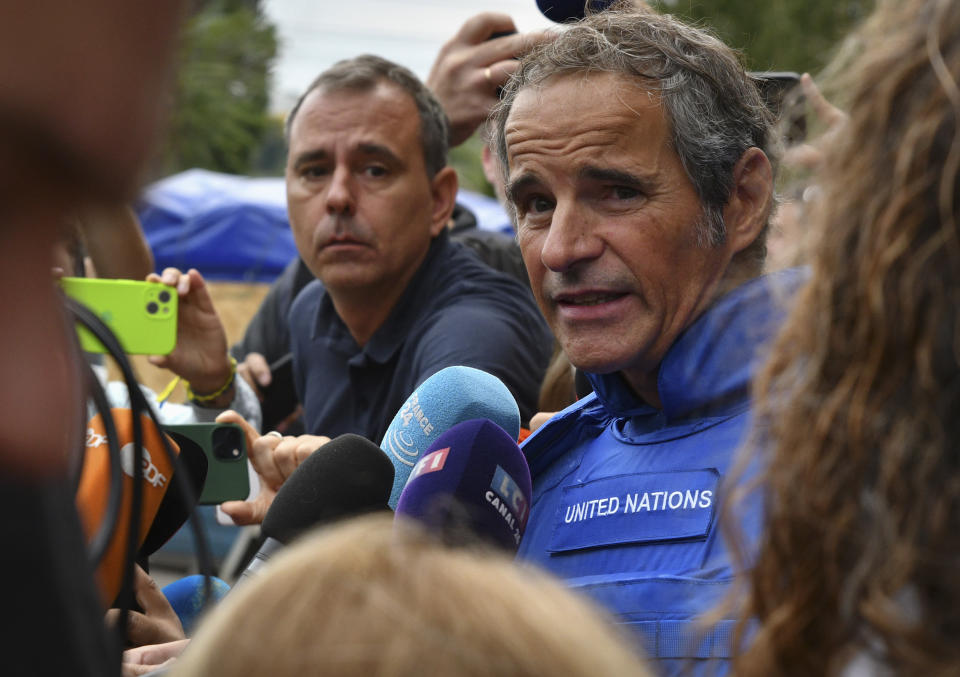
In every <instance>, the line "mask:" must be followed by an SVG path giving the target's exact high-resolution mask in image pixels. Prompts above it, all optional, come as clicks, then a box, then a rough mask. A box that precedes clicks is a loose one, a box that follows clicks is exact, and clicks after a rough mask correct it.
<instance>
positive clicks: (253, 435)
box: [214, 409, 260, 450]
mask: <svg viewBox="0 0 960 677" xmlns="http://www.w3.org/2000/svg"><path fill="white" fill-rule="evenodd" d="M214 420H216V422H217V423H236V424H237V425H239V426H240V428H242V429H243V436H244V437H245V438H246V440H247V449H248V450H249V449H253V443H254V442H256V441H257V440H258V439H260V431H258V430H257V429H256V428H254V427H253V426H252V425H250V423H249V422H248V421H247V419H245V418H244V417H243V416H241V415H240V414H238V413H237V412H235V411H233V410H232V409H228V410H226V411H224V412H221V413H220V414H219V415H218V416H217V418H216V419H214Z"/></svg>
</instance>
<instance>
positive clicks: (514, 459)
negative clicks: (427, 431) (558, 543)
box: [396, 419, 533, 552]
mask: <svg viewBox="0 0 960 677" xmlns="http://www.w3.org/2000/svg"><path fill="white" fill-rule="evenodd" d="M532 492H533V490H532V486H531V482H530V469H529V467H528V466H527V460H526V458H525V457H524V455H523V452H522V451H520V447H518V446H517V443H516V442H514V441H513V438H511V436H510V435H508V434H507V433H506V432H505V431H504V430H503V429H502V428H501V427H500V426H498V425H496V424H495V423H492V422H491V421H488V420H485V419H481V420H475V421H466V422H464V423H460V424H458V425H455V426H453V427H452V428H450V430H448V431H447V432H445V433H443V434H442V435H440V436H439V437H438V438H437V439H436V440H434V442H433V444H431V445H430V447H429V449H427V451H426V453H424V455H423V458H421V459H420V460H419V461H418V462H417V465H416V467H415V468H414V470H413V472H412V473H411V475H410V480H409V481H408V482H407V486H406V488H404V490H403V493H402V494H401V495H400V500H399V502H398V503H397V510H396V514H397V515H405V516H408V517H413V518H415V519H417V520H419V521H420V522H422V523H423V524H425V525H426V526H427V527H428V529H430V530H431V531H436V532H439V533H440V534H441V535H442V536H444V537H445V538H447V539H448V540H452V541H454V542H460V541H462V540H467V541H469V540H470V539H471V538H472V537H480V538H481V539H483V540H485V541H489V542H493V543H496V544H497V545H499V546H501V547H503V548H505V549H507V550H510V551H512V552H516V550H517V548H518V547H519V545H520V539H521V538H522V537H523V532H524V530H525V529H526V526H527V516H528V515H529V511H530V497H531V495H532Z"/></svg>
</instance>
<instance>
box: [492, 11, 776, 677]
mask: <svg viewBox="0 0 960 677" xmlns="http://www.w3.org/2000/svg"><path fill="white" fill-rule="evenodd" d="M494 123H495V139H494V141H495V144H496V146H497V150H498V153H499V155H500V159H501V163H502V166H503V170H504V175H505V179H506V188H507V196H508V198H509V201H510V203H511V204H512V207H513V209H514V210H515V212H516V220H517V230H518V240H519V243H520V247H521V249H522V251H523V256H524V262H525V264H526V266H527V271H528V273H529V275H530V280H531V283H532V286H533V291H534V295H535V296H536V297H537V301H538V303H539V305H540V308H541V310H542V311H543V313H544V315H545V316H546V318H547V321H548V323H549V324H550V325H551V328H552V329H553V332H554V334H555V335H556V337H557V338H558V339H559V341H560V343H561V345H562V347H563V349H564V351H565V352H566V353H567V355H568V356H569V358H570V361H571V362H572V363H573V364H574V365H575V366H577V367H579V368H580V369H582V370H584V371H586V372H589V373H590V375H591V376H590V378H591V381H592V384H593V386H594V389H595V394H594V395H591V396H589V397H587V398H585V399H583V400H581V401H580V402H578V403H577V404H575V405H573V406H572V407H570V408H568V409H567V410H565V411H564V412H562V413H561V414H559V415H558V416H556V417H554V418H553V419H552V420H551V421H550V422H549V423H548V424H546V425H545V426H544V427H543V428H541V429H540V430H538V431H537V433H536V434H535V435H534V436H533V437H531V438H530V439H529V440H528V442H527V444H526V445H525V452H526V454H527V457H528V459H529V461H530V465H531V471H532V474H533V478H534V496H533V505H532V510H531V514H530V521H529V524H528V527H527V532H526V536H525V538H524V541H523V544H522V546H521V550H520V556H521V557H523V558H526V559H529V560H533V561H535V562H537V563H539V564H541V565H543V566H545V567H546V568H548V569H550V570H552V571H553V572H555V573H557V574H558V575H560V576H562V577H564V578H565V579H567V581H568V582H569V583H570V584H571V585H572V586H575V587H578V588H581V589H583V590H584V591H585V592H587V593H588V594H590V595H592V596H593V597H594V598H595V599H597V600H599V601H600V602H602V603H603V604H605V605H606V606H607V607H608V608H610V609H612V610H613V611H614V612H615V613H617V614H618V615H619V617H620V618H621V620H622V621H623V622H624V623H627V624H629V625H630V626H631V627H632V628H633V629H635V630H636V631H637V632H638V633H639V635H640V637H641V639H642V642H643V645H644V647H645V648H646V650H647V652H648V653H649V654H650V655H651V657H653V658H655V659H657V660H658V665H659V666H660V668H661V670H662V671H663V672H665V673H670V672H673V671H675V670H680V669H682V668H684V667H689V666H688V665H687V660H688V659H694V661H695V663H694V665H695V667H696V668H697V669H703V668H705V667H706V665H707V663H708V659H711V658H716V657H720V658H723V657H726V656H728V655H729V651H730V642H729V637H728V636H727V634H728V632H729V631H730V629H731V622H730V621H724V622H721V623H720V624H719V625H716V626H714V627H713V628H712V629H710V631H708V632H706V633H705V634H704V632H702V631H701V630H702V629H701V628H698V627H697V626H696V625H695V623H694V621H693V619H694V618H695V617H697V616H698V615H700V614H701V613H702V612H703V611H704V610H705V609H707V608H709V607H710V606H712V605H713V604H714V603H716V602H718V601H719V600H720V598H721V597H722V594H723V592H724V591H725V589H726V584H727V583H728V582H729V580H730V579H731V577H732V572H731V564H730V561H729V556H728V554H727V552H726V548H725V547H724V545H723V544H722V542H721V539H720V538H719V536H718V526H717V523H716V514H717V491H718V488H719V484H720V480H721V478H722V477H723V475H724V474H725V473H726V472H727V470H728V468H729V466H730V464H731V460H732V456H733V454H734V451H735V449H736V448H737V446H738V444H739V443H740V441H741V439H742V437H743V434H744V431H745V429H746V422H747V419H748V411H749V401H748V381H749V376H750V372H751V365H752V363H753V362H754V360H755V353H756V349H757V347H758V346H759V345H760V344H761V343H762V342H764V340H765V339H766V338H768V337H769V335H770V333H771V332H772V331H773V330H774V328H775V327H776V325H777V324H778V322H779V318H780V313H779V312H778V311H777V304H776V301H775V299H774V298H773V295H772V292H771V281H770V278H760V277H758V276H759V275H760V271H761V268H762V265H763V258H764V253H765V245H764V241H765V237H766V231H767V227H768V221H769V217H770V213H771V211H772V208H773V204H774V198H773V175H774V165H773V157H774V153H773V152H772V151H771V138H772V134H771V118H770V114H769V112H768V111H767V109H766V108H765V107H764V105H763V103H762V101H761V99H760V96H759V94H758V93H757V90H756V87H755V86H754V84H753V82H752V81H751V79H750V77H749V76H748V75H747V74H746V73H745V72H744V71H743V69H742V67H741V65H740V63H739V61H738V59H737V58H736V55H735V54H734V53H733V52H732V51H731V50H730V49H728V48H727V47H726V46H724V45H723V44H722V43H721V42H719V41H718V40H716V39H715V38H713V37H711V36H710V35H708V34H706V33H704V32H702V31H699V30H696V29H693V28H690V27H688V26H686V25H684V24H682V23H680V22H678V21H676V20H674V19H672V18H670V17H667V16H662V15H658V14H654V13H652V12H648V11H643V10H640V11H638V10H623V11H608V12H603V13H600V14H598V15H595V16H593V17H588V19H587V20H585V21H584V22H581V23H580V24H577V25H575V26H574V27H572V28H571V29H569V30H568V31H566V32H565V33H564V34H562V35H561V36H559V37H558V38H557V39H556V40H555V41H553V42H552V43H550V44H547V45H543V46H541V47H540V48H538V49H537V50H535V51H534V52H533V53H531V54H530V55H528V56H527V57H525V58H524V59H523V61H522V62H521V64H520V68H519V69H518V71H517V73H516V76H515V79H514V80H513V81H512V82H511V83H510V85H509V86H508V88H507V91H506V94H505V98H504V101H503V102H502V104H501V106H500V108H499V109H498V110H497V111H496V113H495V117H494ZM786 277H787V278H789V279H785V280H784V285H785V286H786V287H788V288H789V287H792V286H794V285H795V277H794V276H791V275H787V276H786ZM746 528H747V529H748V531H749V530H751V526H750V525H746ZM715 667H719V672H723V671H724V670H725V668H726V664H725V663H721V664H720V665H719V666H711V667H710V668H709V669H714V668H715Z"/></svg>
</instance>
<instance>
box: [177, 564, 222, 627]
mask: <svg viewBox="0 0 960 677" xmlns="http://www.w3.org/2000/svg"><path fill="white" fill-rule="evenodd" d="M204 578H205V577H204V576H202V575H199V574H195V575H193V576H186V577H184V578H180V579H178V580H176V581H174V582H173V583H168V584H167V585H165V586H163V589H162V590H161V592H163V596H164V597H166V598H167V601H168V602H170V606H171V607H172V608H173V611H174V613H176V614H177V618H179V619H180V625H181V626H183V631H184V633H186V634H187V635H189V634H190V633H191V631H192V630H193V628H194V626H195V625H196V623H197V621H198V620H200V617H201V616H202V615H203V613H204V612H205V611H206V610H207V608H208V607H209V606H210V605H212V604H216V603H217V602H219V601H220V600H221V599H223V598H224V597H226V596H227V593H228V592H230V586H229V585H227V583H226V582H225V581H222V580H221V579H219V578H217V577H216V576H211V577H210V597H209V599H208V598H207V595H206V582H205V580H204Z"/></svg>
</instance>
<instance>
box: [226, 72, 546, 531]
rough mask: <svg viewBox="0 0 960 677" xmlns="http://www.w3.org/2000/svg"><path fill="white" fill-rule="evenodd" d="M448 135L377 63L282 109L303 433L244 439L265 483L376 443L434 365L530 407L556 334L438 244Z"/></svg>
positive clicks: (492, 277)
mask: <svg viewBox="0 0 960 677" xmlns="http://www.w3.org/2000/svg"><path fill="white" fill-rule="evenodd" d="M448 134H449V129H448V122H447V117H446V114H445V113H444V111H443V109H442V108H441V106H440V104H439V103H438V102H437V100H436V99H435V98H434V96H433V95H432V94H431V93H430V91H429V90H428V89H427V88H426V87H425V86H424V85H423V84H422V83H421V82H420V81H419V80H418V79H417V78H416V77H415V76H414V75H413V74H412V73H411V72H410V71H408V70H407V69H405V68H403V67H401V66H398V65H396V64H393V63H391V62H389V61H386V60H384V59H381V58H379V57H374V56H361V57H358V58H355V59H351V60H348V61H342V62H340V63H338V64H336V65H334V66H333V67H331V68H330V69H328V70H327V71H325V72H324V73H322V74H321V75H320V76H319V77H318V78H317V79H316V80H315V81H314V82H313V84H311V85H310V87H309V88H308V90H307V92H306V93H305V94H304V95H303V96H302V97H301V99H300V101H299V102H298V103H297V105H296V106H295V107H294V109H293V111H292V112H291V114H290V117H289V119H288V121H287V135H288V141H289V153H288V159H287V171H286V183H287V208H288V211H289V215H290V224H291V227H292V228H293V233H294V239H295V241H296V244H297V249H298V251H299V254H300V257H301V258H302V259H303V261H304V263H306V265H307V267H308V268H310V270H311V271H312V272H313V274H314V275H315V276H316V277H317V278H318V280H317V281H315V282H312V283H310V284H309V285H308V286H307V287H305V288H304V290H303V291H302V292H301V293H300V295H299V296H298V297H297V299H296V301H295V302H294V304H293V306H292V308H291V310H290V316H289V323H290V332H291V337H290V338H291V347H292V350H293V355H294V373H295V380H296V384H297V391H298V395H299V397H300V401H301V402H302V404H303V408H304V421H305V424H306V429H307V431H308V432H310V433H314V434H313V435H303V436H300V437H298V438H292V437H290V438H286V439H284V440H278V439H277V438H275V437H273V438H267V439H265V438H261V439H260V440H258V441H257V443H255V444H254V445H252V446H253V456H254V458H256V457H258V456H260V455H263V456H264V457H266V458H272V459H278V460H271V461H270V462H269V463H268V464H265V465H269V466H270V469H271V470H277V472H275V473H272V474H271V473H270V472H268V473H267V474H268V475H271V476H265V477H264V479H265V483H266V484H267V486H268V487H269V486H279V484H280V483H282V481H283V479H285V477H286V475H287V474H289V472H292V470H293V468H295V467H296V465H297V464H298V463H299V461H301V460H302V459H303V458H304V457H306V456H307V455H309V454H310V453H311V452H312V451H314V450H315V449H317V448H318V447H319V446H320V445H321V444H323V443H324V442H325V441H326V438H327V437H333V436H336V435H340V434H343V433H348V432H352V433H357V434H360V435H363V436H365V437H367V438H369V439H371V440H373V441H375V442H379V441H380V439H381V438H382V436H383V433H384V431H385V430H386V428H387V425H388V424H389V422H390V420H391V419H392V418H393V416H394V414H395V413H396V411H397V410H398V409H399V408H400V406H401V405H402V404H403V402H404V400H405V399H406V398H407V396H409V394H410V393H411V392H412V391H413V390H415V389H416V387H417V386H418V385H419V384H420V383H422V382H423V381H424V380H426V379H427V378H428V377H429V376H431V375H432V374H434V373H436V372H437V371H439V370H440V369H443V368H444V367H448V366H453V365H466V366H470V367H476V368H478V369H483V370H485V371H488V372H490V373H492V374H494V375H495V376H497V377H499V378H500V379H501V380H502V381H503V382H504V383H505V384H506V385H507V387H508V388H509V389H510V391H511V392H512V393H513V395H514V397H515V398H516V400H517V403H518V405H519V408H520V413H521V418H522V419H523V420H528V419H529V417H530V416H531V415H532V414H533V413H534V412H535V410H536V409H535V408H536V398H537V392H538V389H539V385H540V381H541V379H542V376H543V371H544V369H545V368H546V365H547V362H548V361H549V358H550V351H551V349H552V345H553V339H552V336H551V335H550V333H549V329H548V328H547V326H546V323H545V322H544V320H543V318H542V316H541V315H540V313H539V311H538V309H537V307H536V305H535V303H534V301H533V298H532V296H531V295H530V291H529V289H528V288H527V287H525V286H524V285H522V284H520V283H519V282H517V281H516V280H514V279H512V278H510V277H508V276H506V275H504V274H502V273H499V272H497V271H495V270H493V269H492V268H489V267H488V266H486V265H484V264H483V263H482V262H481V261H480V260H479V259H477V258H476V257H475V256H474V255H473V254H472V253H470V252H469V251H468V250H466V249H464V248H462V247H461V246H460V245H458V244H455V243H452V242H451V241H450V239H449V235H448V233H447V222H448V221H449V219H450V215H451V213H452V210H453V207H454V199H455V197H456V193H457V175H456V172H455V171H454V170H453V168H451V167H448V166H447V165H446V155H447V143H448ZM281 445H282V446H283V448H282V449H281ZM285 471H289V472H285ZM263 503H265V502H263ZM224 510H225V511H227V512H228V514H231V515H232V516H234V519H235V520H236V521H238V522H247V521H257V518H258V517H259V515H258V511H257V510H256V509H254V507H253V506H251V505H250V504H238V503H230V504H225V505H224Z"/></svg>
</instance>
